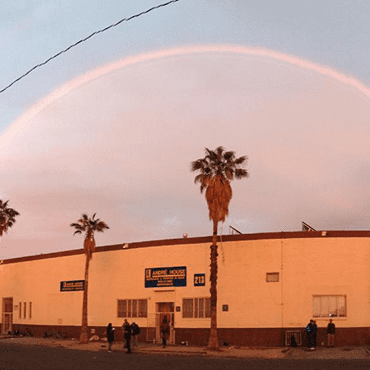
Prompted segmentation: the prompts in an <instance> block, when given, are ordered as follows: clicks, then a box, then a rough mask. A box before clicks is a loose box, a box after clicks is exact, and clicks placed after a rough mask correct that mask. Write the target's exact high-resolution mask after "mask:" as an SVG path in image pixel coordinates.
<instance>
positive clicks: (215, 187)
mask: <svg viewBox="0 0 370 370" xmlns="http://www.w3.org/2000/svg"><path fill="white" fill-rule="evenodd" d="M205 153H206V156H205V157H204V158H201V159H198V160H196V161H194V162H192V163H191V170H192V171H199V174H198V175H197V176H195V179H194V182H195V183H199V184H200V192H201V193H203V190H206V192H205V195H206V200H207V204H208V210H209V219H210V220H211V221H213V236H212V245H211V265H210V268H211V271H210V283H211V286H210V295H211V332H210V337H209V348H210V349H218V348H219V343H218V335H217V269H218V266H217V256H218V253H217V228H218V222H219V221H222V222H224V221H225V218H226V216H227V215H228V214H229V203H230V200H231V198H232V190H231V186H230V181H231V180H233V179H234V178H236V179H242V178H244V177H247V176H248V172H247V170H245V169H243V168H241V167H242V165H243V164H244V162H246V160H247V157H246V156H244V157H239V158H235V153H234V152H232V151H225V149H224V148H223V147H222V146H219V147H218V148H216V149H215V150H214V151H213V150H209V149H207V148H205Z"/></svg>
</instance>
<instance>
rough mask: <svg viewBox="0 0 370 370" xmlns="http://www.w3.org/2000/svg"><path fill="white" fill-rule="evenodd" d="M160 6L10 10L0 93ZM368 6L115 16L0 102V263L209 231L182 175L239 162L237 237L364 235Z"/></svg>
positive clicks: (185, 8) (238, 7)
mask: <svg viewBox="0 0 370 370" xmlns="http://www.w3.org/2000/svg"><path fill="white" fill-rule="evenodd" d="M159 4H161V3H160V2H159V1H154V0H153V1H152V0H151V1H149V0H148V1H140V0H135V1H133V0H130V1H124V2H122V1H105V2H104V3H103V2H101V1H96V0H89V1H87V0H86V1H85V0H80V1H78V2H76V1H69V0H63V1H58V0H54V1H52V2H50V1H43V0H40V1H36V0H27V1H22V0H18V1H16V2H13V1H6V2H4V4H2V11H1V12H0V34H1V38H0V63H1V72H2V73H1V74H0V90H1V89H3V88H5V87H6V86H7V85H9V84H10V83H11V82H12V81H14V80H15V79H16V78H18V77H20V76H21V75H23V74H24V73H25V72H27V71H28V70H29V69H31V68H32V67H33V66H35V65H37V64H40V63H42V62H44V61H45V60H47V59H48V58H50V57H51V56H53V55H55V54H56V53H58V52H60V51H61V50H64V49H66V48H67V47H68V46H70V45H71V44H74V43H75V42H77V41H79V40H80V39H83V38H85V37H86V36H88V35H90V34H91V33H92V32H94V31H98V30H100V29H103V28H105V27H107V26H109V25H111V24H114V23H115V22H117V21H119V20H120V19H122V18H127V17H130V16H132V15H134V14H137V13H140V12H142V11H145V10H147V9H149V8H151V7H153V6H156V5H159ZM369 17H370V3H369V2H368V1H367V0H364V1H360V0H352V1H351V2H349V1H347V0H335V1H334V0H333V1H331V0H320V1H316V0H311V1H309V2H303V1H287V0H282V1H279V2H277V1H275V0H258V1H257V0H256V1H246V0H229V1H227V2H225V1H218V0H213V1H208V0H197V1H195V0H179V1H177V2H174V3H171V4H169V5H167V6H165V7H162V8H160V9H157V10H153V11H151V12H150V13H148V14H145V15H142V16H140V17H137V18H134V19H132V20H130V21H128V22H122V23H121V24H120V25H118V26H116V27H113V28H111V29H109V30H107V31H105V32H103V33H99V34H97V35H96V36H94V37H92V38H90V39H89V40H87V41H86V42H83V43H80V44H79V45H77V46H76V47H74V48H72V49H70V50H69V51H67V52H65V53H63V54H61V55H60V56H59V57H57V58H55V59H53V60H51V61H50V62H49V63H47V64H46V65H44V66H42V67H40V68H37V69H35V70H34V71H33V72H31V73H30V74H29V75H27V76H26V77H24V78H22V79H21V80H20V81H18V82H17V83H15V84H14V85H13V86H11V87H10V88H8V89H7V90H5V91H4V92H2V93H0V117H1V118H0V156H1V159H2V161H1V165H0V166H1V172H0V199H3V200H8V199H9V205H10V206H11V207H13V208H15V209H16V210H17V211H18V212H19V213H20V216H19V217H18V218H17V222H16V224H15V225H14V226H13V228H11V229H10V230H9V231H8V233H7V234H5V235H4V236H3V237H2V238H1V240H0V258H2V259H5V258H11V257H18V256H26V255H35V254H40V253H49V252H56V251H63V250H70V249H79V248H81V247H82V237H81V236H79V235H76V236H73V229H72V228H71V227H70V226H69V225H70V223H72V222H75V221H77V220H78V218H79V217H80V216H81V214H82V213H87V214H89V215H92V214H94V213H96V215H97V217H98V218H100V219H101V220H103V221H105V222H106V223H107V224H108V225H109V226H110V229H109V230H107V231H105V232H104V233H99V234H98V235H96V240H97V244H98V245H112V244H120V243H130V242H135V241H144V240H157V239H170V238H182V236H183V234H184V233H186V234H188V236H189V237H195V236H204V235H210V234H211V230H212V224H211V222H210V221H209V219H208V210H207V205H206V201H205V199H204V195H202V194H200V191H199V186H197V185H195V184H194V176H195V174H194V173H192V172H191V171H190V163H191V161H193V160H196V159H198V158H201V157H203V156H204V148H205V147H207V148H210V149H215V148H216V147H218V146H220V145H222V146H224V147H225V148H226V149H227V150H234V151H235V152H236V155H237V156H242V155H246V156H247V157H248V162H247V166H246V168H247V170H248V171H249V177H248V178H247V179H243V180H240V181H238V180H236V181H233V183H232V188H233V199H232V200H231V203H230V212H229V217H228V218H227V220H226V222H225V223H224V224H221V225H220V228H219V232H220V233H221V234H223V235H225V234H229V226H230V225H231V226H233V227H234V228H236V229H238V230H240V231H241V232H242V233H258V232H275V231H296V230H300V229H301V222H302V221H305V222H306V223H308V224H310V225H311V226H312V227H314V228H315V229H317V230H368V229H369V221H368V218H369V213H370V200H369V195H370V194H369V186H368V184H369V180H370V166H369V164H370V163H369V162H370V146H369V145H368V140H367V138H368V137H369V134H370V125H369V117H370V77H369V71H370V48H369V42H368V40H369V39H370V23H369V22H368V19H369Z"/></svg>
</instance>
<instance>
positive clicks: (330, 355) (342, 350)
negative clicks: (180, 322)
mask: <svg viewBox="0 0 370 370" xmlns="http://www.w3.org/2000/svg"><path fill="white" fill-rule="evenodd" d="M0 339H1V342H2V343H14V344H20V345H36V346H50V347H54V348H55V347H56V348H67V349H74V350H85V351H99V352H103V351H107V350H108V349H107V343H105V342H101V341H97V342H89V343H88V344H80V343H79V342H78V341H77V340H71V339H54V338H50V339H45V338H35V337H9V336H2V337H0ZM122 347H123V344H122V343H120V342H115V343H114V345H113V347H112V351H113V352H121V353H122V354H125V352H126V350H124V349H123V348H122ZM132 352H133V353H134V354H158V355H163V356H166V355H167V356H168V355H175V356H202V357H203V356H205V357H226V358H245V359H257V358H258V359H261V358H264V359H283V358H284V359H292V360H302V359H329V360H332V359H348V360H350V359H370V347H369V346H362V347H361V346H359V347H357V346H353V347H336V348H324V347H319V348H317V349H316V350H315V351H307V350H306V349H305V348H302V347H298V348H289V347H288V348H284V347H273V348H271V347H233V346H230V347H224V348H221V350H220V351H216V352H215V351H210V350H208V349H207V348H206V347H193V346H179V345H168V346H167V347H166V348H162V346H161V345H159V344H152V343H139V345H138V346H137V348H133V350H132Z"/></svg>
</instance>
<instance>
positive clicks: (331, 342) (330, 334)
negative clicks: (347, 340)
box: [327, 319, 335, 348]
mask: <svg viewBox="0 0 370 370" xmlns="http://www.w3.org/2000/svg"><path fill="white" fill-rule="evenodd" d="M327 333H328V348H329V347H331V348H334V336H335V324H334V323H333V319H330V320H329V324H328V329H327Z"/></svg>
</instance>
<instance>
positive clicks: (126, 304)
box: [117, 299, 148, 317]
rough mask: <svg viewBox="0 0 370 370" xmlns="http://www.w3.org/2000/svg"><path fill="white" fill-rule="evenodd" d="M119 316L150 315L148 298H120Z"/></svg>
mask: <svg viewBox="0 0 370 370" xmlns="http://www.w3.org/2000/svg"><path fill="white" fill-rule="evenodd" d="M117 317H148V300H147V299H119V300H118V304H117Z"/></svg>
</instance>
